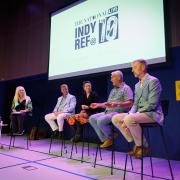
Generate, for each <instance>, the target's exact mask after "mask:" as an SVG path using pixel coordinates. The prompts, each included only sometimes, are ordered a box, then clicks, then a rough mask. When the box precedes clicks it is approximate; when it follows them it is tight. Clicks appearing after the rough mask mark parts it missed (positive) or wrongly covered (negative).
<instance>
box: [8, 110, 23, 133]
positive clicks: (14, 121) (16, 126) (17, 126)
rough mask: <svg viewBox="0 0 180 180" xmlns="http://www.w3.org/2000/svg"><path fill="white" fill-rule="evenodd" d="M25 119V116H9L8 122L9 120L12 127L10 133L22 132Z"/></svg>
mask: <svg viewBox="0 0 180 180" xmlns="http://www.w3.org/2000/svg"><path fill="white" fill-rule="evenodd" d="M26 119H27V114H26V113H23V114H11V115H10V120H11V126H12V132H13V133H16V132H22V131H23V130H24V121H25V120H26Z"/></svg>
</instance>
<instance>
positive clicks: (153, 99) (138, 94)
mask: <svg viewBox="0 0 180 180" xmlns="http://www.w3.org/2000/svg"><path fill="white" fill-rule="evenodd" d="M161 91H162V87H161V84H160V81H159V80H158V79H157V78H156V77H153V76H150V75H149V74H147V75H146V77H145V79H144V82H143V86H142V88H140V82H138V83H137V84H136V85H135V98H134V104H133V106H132V108H131V110H130V111H129V112H130V113H135V112H140V113H146V114H147V115H148V116H150V117H151V118H152V119H154V120H155V121H157V122H158V123H159V124H160V125H162V124H163V121H164V115H163V112H162V108H161V101H160V96H161Z"/></svg>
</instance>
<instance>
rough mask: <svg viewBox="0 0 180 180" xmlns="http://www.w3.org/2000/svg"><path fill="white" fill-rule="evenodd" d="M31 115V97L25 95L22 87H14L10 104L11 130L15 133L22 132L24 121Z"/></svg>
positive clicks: (21, 133) (20, 133)
mask: <svg viewBox="0 0 180 180" xmlns="http://www.w3.org/2000/svg"><path fill="white" fill-rule="evenodd" d="M30 116H32V102H31V98H30V97H29V96H27V95H26V91H25V89H24V87H22V86H18V87H16V91H15V95H14V99H13V102H12V106H11V115H10V119H11V125H12V132H13V133H16V134H17V135H23V133H24V121H26V120H28V119H29V117H30Z"/></svg>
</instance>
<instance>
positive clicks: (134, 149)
mask: <svg viewBox="0 0 180 180" xmlns="http://www.w3.org/2000/svg"><path fill="white" fill-rule="evenodd" d="M137 148H138V146H136V145H134V147H133V149H132V151H129V152H128V154H129V155H130V156H134V155H135V154H136V151H137Z"/></svg>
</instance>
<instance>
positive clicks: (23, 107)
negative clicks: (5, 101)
mask: <svg viewBox="0 0 180 180" xmlns="http://www.w3.org/2000/svg"><path fill="white" fill-rule="evenodd" d="M25 107H26V100H23V101H22V102H20V101H18V105H17V106H16V107H15V109H16V111H20V110H25Z"/></svg>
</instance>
